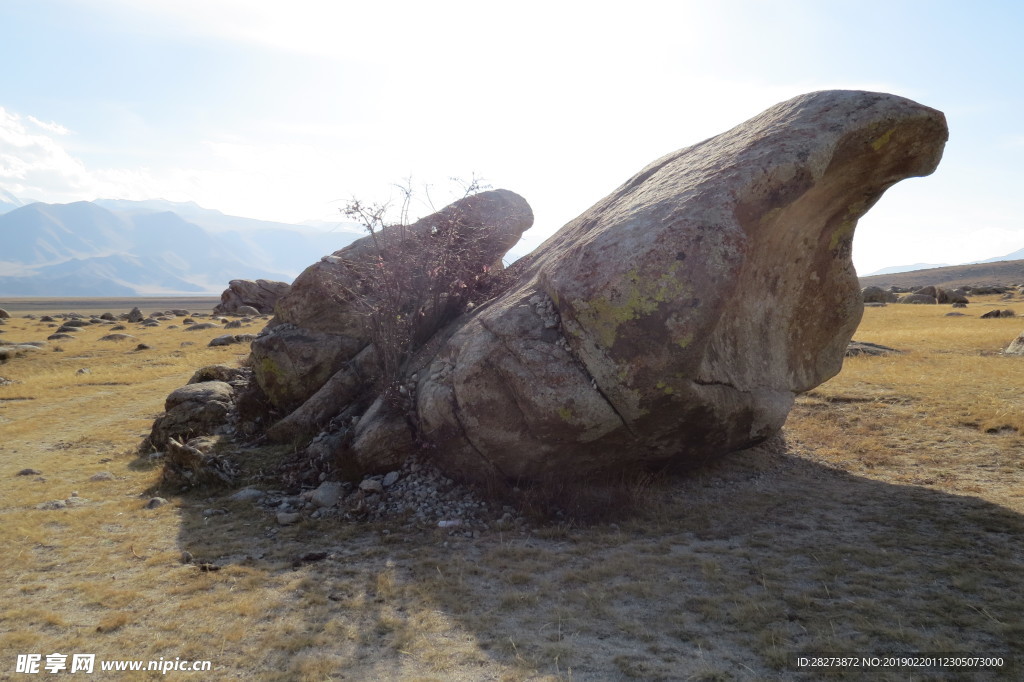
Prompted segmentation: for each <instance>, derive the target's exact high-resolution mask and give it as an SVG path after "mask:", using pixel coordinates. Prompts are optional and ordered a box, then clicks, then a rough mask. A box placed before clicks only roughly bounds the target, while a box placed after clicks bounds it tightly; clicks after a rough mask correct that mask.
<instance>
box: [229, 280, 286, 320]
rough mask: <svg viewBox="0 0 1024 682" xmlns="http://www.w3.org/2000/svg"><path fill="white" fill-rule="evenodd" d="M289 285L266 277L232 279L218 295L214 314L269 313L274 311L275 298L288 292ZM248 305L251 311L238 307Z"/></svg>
mask: <svg viewBox="0 0 1024 682" xmlns="http://www.w3.org/2000/svg"><path fill="white" fill-rule="evenodd" d="M290 288H291V285H290V284H288V283H287V282H274V281H271V280H266V279H258V280H256V281H253V280H249V279H233V280H231V281H230V282H228V288H227V289H225V290H224V293H222V294H221V295H220V303H218V304H217V306H216V307H214V309H213V312H214V314H216V315H227V314H231V313H235V314H252V315H260V314H269V313H272V312H274V305H275V304H276V303H277V300H278V299H279V298H281V297H282V296H284V295H285V294H287V293H288V290H289V289H290ZM243 307H248V308H250V309H251V311H248V312H245V313H243V312H242V311H241V310H240V309H241V308H243Z"/></svg>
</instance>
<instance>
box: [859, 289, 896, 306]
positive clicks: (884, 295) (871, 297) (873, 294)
mask: <svg viewBox="0 0 1024 682" xmlns="http://www.w3.org/2000/svg"><path fill="white" fill-rule="evenodd" d="M860 293H861V297H862V298H863V300H864V302H865V303H895V302H896V299H897V298H898V296H896V294H894V293H892V292H891V291H886V290H885V289H883V288H882V287H876V286H870V287H864V288H863V289H861V292H860Z"/></svg>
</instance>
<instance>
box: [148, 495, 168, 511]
mask: <svg viewBox="0 0 1024 682" xmlns="http://www.w3.org/2000/svg"><path fill="white" fill-rule="evenodd" d="M165 504H167V500H165V499H164V498H162V497H153V498H150V500H149V502H147V503H146V509H156V508H157V507H162V506H164V505H165Z"/></svg>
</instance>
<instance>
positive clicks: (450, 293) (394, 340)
mask: <svg viewBox="0 0 1024 682" xmlns="http://www.w3.org/2000/svg"><path fill="white" fill-rule="evenodd" d="M488 188H489V187H488V186H486V185H483V184H482V182H481V181H480V180H479V179H478V178H475V177H474V178H473V179H472V180H471V181H470V182H468V183H463V189H464V192H463V195H462V197H461V199H460V200H459V201H456V202H455V203H453V204H452V205H450V206H448V207H446V208H445V209H443V210H442V211H439V212H437V211H435V213H434V215H433V216H432V220H430V221H429V224H423V221H420V222H418V223H415V224H412V225H410V223H409V211H410V205H411V203H412V200H413V196H414V191H413V189H412V185H411V182H407V184H405V185H402V186H399V190H400V191H401V195H402V199H401V204H400V206H399V208H398V217H397V220H396V221H394V222H390V221H389V215H391V210H392V209H391V205H390V204H388V203H383V204H366V203H364V202H362V201H360V200H358V199H352V200H351V201H349V202H348V204H347V205H346V206H345V207H344V208H343V209H342V212H343V213H344V214H345V216H346V217H348V218H350V219H354V220H357V221H358V222H359V223H361V224H362V225H363V227H364V228H365V229H366V231H367V233H368V235H369V237H370V249H369V254H368V257H363V258H361V259H359V261H358V262H356V263H353V264H352V266H351V267H353V268H354V271H355V274H356V275H357V277H358V280H359V283H358V291H357V292H356V295H355V296H353V297H352V298H351V305H354V306H355V307H356V309H357V310H358V311H359V312H360V313H361V314H362V318H363V320H364V323H365V332H366V334H367V337H368V338H369V339H371V340H372V342H373V344H374V346H375V347H376V351H377V352H376V357H377V364H378V367H379V370H380V379H381V383H382V385H381V389H382V390H385V391H386V390H388V389H389V388H390V387H391V386H393V385H394V384H395V382H397V381H398V380H399V379H401V377H402V376H403V375H404V374H405V373H406V370H407V368H408V363H409V360H410V358H411V357H412V354H413V352H414V351H415V349H416V348H417V347H419V346H420V345H422V344H423V343H424V342H425V341H427V340H428V339H429V338H430V337H431V336H432V335H433V334H434V332H436V331H437V330H438V329H439V328H440V327H442V326H443V325H444V324H446V323H447V322H449V321H451V320H452V319H454V318H455V317H456V316H457V315H458V314H460V313H461V312H462V311H463V310H464V309H465V307H466V305H467V303H468V301H469V298H470V296H471V294H472V293H473V291H474V290H475V289H477V288H478V286H479V285H480V283H481V282H482V280H483V279H484V278H485V277H486V276H487V274H488V272H489V271H490V270H491V267H492V264H490V263H483V262H482V258H483V254H485V253H486V252H487V250H488V246H489V241H488V239H489V237H488V234H487V231H486V230H481V229H478V227H479V226H478V225H475V224H473V222H472V221H471V220H468V219H467V204H466V202H465V200H467V199H469V198H470V197H472V196H473V195H475V194H477V193H479V192H480V191H482V190H485V189H488ZM427 200H428V203H429V194H428V195H427ZM431 208H433V206H432V205H431Z"/></svg>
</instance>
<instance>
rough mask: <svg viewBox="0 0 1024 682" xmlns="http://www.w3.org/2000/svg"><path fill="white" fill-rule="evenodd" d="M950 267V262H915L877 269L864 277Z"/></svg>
mask: <svg viewBox="0 0 1024 682" xmlns="http://www.w3.org/2000/svg"><path fill="white" fill-rule="evenodd" d="M946 267H949V263H914V264H913V265H892V266H890V267H887V268H882V269H881V270H876V271H875V272H872V273H870V274H867V275H864V277H874V276H876V275H895V274H896V273H899V272H913V271H914V270H930V269H931V268H946Z"/></svg>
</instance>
